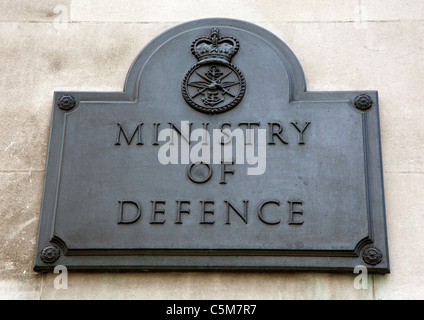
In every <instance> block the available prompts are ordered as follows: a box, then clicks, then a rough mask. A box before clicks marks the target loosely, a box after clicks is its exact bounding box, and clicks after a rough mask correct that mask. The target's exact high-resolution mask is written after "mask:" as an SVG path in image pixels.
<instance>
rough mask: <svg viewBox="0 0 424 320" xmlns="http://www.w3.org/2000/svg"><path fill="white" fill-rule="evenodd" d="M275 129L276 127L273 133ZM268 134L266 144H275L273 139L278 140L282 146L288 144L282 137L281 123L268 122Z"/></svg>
mask: <svg viewBox="0 0 424 320" xmlns="http://www.w3.org/2000/svg"><path fill="white" fill-rule="evenodd" d="M275 127H278V128H277V131H275ZM268 132H269V134H268V136H269V140H268V144H275V141H274V137H277V138H278V140H280V141H281V142H282V143H283V144H289V143H288V142H286V141H285V140H284V139H283V137H282V134H283V126H282V125H281V123H279V122H268Z"/></svg>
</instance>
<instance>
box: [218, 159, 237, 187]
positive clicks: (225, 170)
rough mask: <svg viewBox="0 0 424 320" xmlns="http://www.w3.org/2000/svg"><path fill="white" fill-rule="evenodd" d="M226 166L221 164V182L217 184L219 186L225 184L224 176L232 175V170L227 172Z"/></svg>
mask: <svg viewBox="0 0 424 320" xmlns="http://www.w3.org/2000/svg"><path fill="white" fill-rule="evenodd" d="M227 165H229V164H226V163H224V162H221V181H220V182H219V184H227V181H226V180H225V175H226V174H232V175H234V170H227ZM231 165H233V163H232V162H231Z"/></svg>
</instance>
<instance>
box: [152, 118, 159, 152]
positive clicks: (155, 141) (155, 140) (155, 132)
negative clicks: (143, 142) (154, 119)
mask: <svg viewBox="0 0 424 320" xmlns="http://www.w3.org/2000/svg"><path fill="white" fill-rule="evenodd" d="M159 126H160V123H153V143H152V145H154V146H158V145H159V143H158V137H159Z"/></svg>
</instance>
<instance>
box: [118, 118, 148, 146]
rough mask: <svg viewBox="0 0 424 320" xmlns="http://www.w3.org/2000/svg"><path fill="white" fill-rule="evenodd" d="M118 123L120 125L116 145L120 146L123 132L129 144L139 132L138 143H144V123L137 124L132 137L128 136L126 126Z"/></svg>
mask: <svg viewBox="0 0 424 320" xmlns="http://www.w3.org/2000/svg"><path fill="white" fill-rule="evenodd" d="M117 125H118V134H117V137H116V142H115V145H116V146H120V145H121V133H122V135H123V136H124V138H125V141H126V142H127V144H128V145H130V144H131V142H132V141H133V139H134V137H135V135H136V134H137V133H138V135H137V145H139V146H141V145H143V139H142V126H143V123H140V124H139V125H137V128H136V129H135V131H134V132H133V134H132V136H131V138H128V135H127V133H126V132H125V129H124V127H123V125H122V124H120V123H117Z"/></svg>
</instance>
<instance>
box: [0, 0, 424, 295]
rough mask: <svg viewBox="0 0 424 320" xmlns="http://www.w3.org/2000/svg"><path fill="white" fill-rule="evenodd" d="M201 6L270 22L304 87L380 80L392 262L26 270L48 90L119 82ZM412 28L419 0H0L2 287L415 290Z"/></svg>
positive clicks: (422, 10) (418, 22) (419, 286)
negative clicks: (325, 269)
mask: <svg viewBox="0 0 424 320" xmlns="http://www.w3.org/2000/svg"><path fill="white" fill-rule="evenodd" d="M206 17H230V18H235V19H242V20H247V21H250V22H253V23H256V24H258V25H260V26H263V27H265V28H266V29H268V30H270V31H271V32H274V33H275V34H276V35H278V36H279V37H280V38H281V39H282V40H283V41H284V42H286V43H287V44H288V45H289V47H290V48H291V49H292V50H293V51H294V52H295V54H296V55H297V57H298V58H299V60H300V62H301V64H302V66H303V69H304V71H305V75H306V80H307V85H308V89H309V90H312V91H313V90H337V91H341V90H360V89H370V90H378V91H379V98H380V114H381V134H382V147H383V163H384V178H385V195H386V209H387V227H388V235H389V248H390V255H391V256H390V258H391V274H390V275H385V276H377V275H370V276H368V289H366V290H357V289H355V287H354V279H355V276H356V275H354V274H325V273H271V274H268V273H220V272H207V273H187V272H184V273H71V274H69V279H68V289H67V290H57V289H54V286H53V283H54V278H55V276H56V274H47V275H42V274H37V273H35V272H33V271H32V266H33V257H34V253H35V242H36V236H37V228H38V219H39V212H40V206H41V194H42V188H43V178H44V168H45V159H46V152H47V143H48V131H49V126H50V114H51V108H52V97H53V91H55V90H75V91H77V90H84V91H106V90H113V91H116V90H122V88H123V84H124V80H125V77H126V74H127V71H128V68H129V66H130V65H131V62H132V60H133V59H134V58H135V57H136V55H137V54H138V52H139V51H140V50H141V49H142V48H143V47H144V46H145V45H146V44H147V42H148V41H149V40H151V39H152V38H153V37H155V36H156V35H158V34H159V33H161V32H162V31H165V30H166V29H168V28H170V27H172V26H175V25H177V24H179V23H181V22H186V21H189V20H194V19H198V18H206ZM423 34H424V2H423V1H421V0H404V1H395V0H345V1H338V0H318V1H312V0H296V1H295V0H293V1H290V0H261V1H257V0H233V1H227V0H218V1H210V0H207V1H206V0H196V1H192V0H172V1H171V0H138V1H137V0H126V1H124V0H109V1H94V0H73V1H71V0H45V1H41V3H40V2H37V1H30V0H14V1H8V0H0V97H1V99H0V121H1V125H0V133H1V134H0V214H1V222H0V243H1V249H0V298H3V299H13V298H18V299H19V298H20V299H56V298H60V299H74V298H75V299H81V298H82V299H90V298H96V299H99V298H100V299H101V298H104V299H110V298H111V299H114V298H124V299H125V298H138V299H162V298H167V299H173V298H178V299H218V298H222V299H227V298H228V299H395V298H396V299H399V298H400V299H422V298H424V268H423V267H422V265H421V264H422V263H423V264H424V256H423V255H422V254H421V252H422V251H423V250H424V237H423V236H422V232H421V231H422V227H423V226H424V215H423V214H422V207H424V191H423V190H424V188H423V185H424V143H423V142H424V128H423V126H422V125H421V124H422V123H423V121H424V108H423V105H424V90H422V86H423V79H424V58H423V57H424V38H423Z"/></svg>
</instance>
